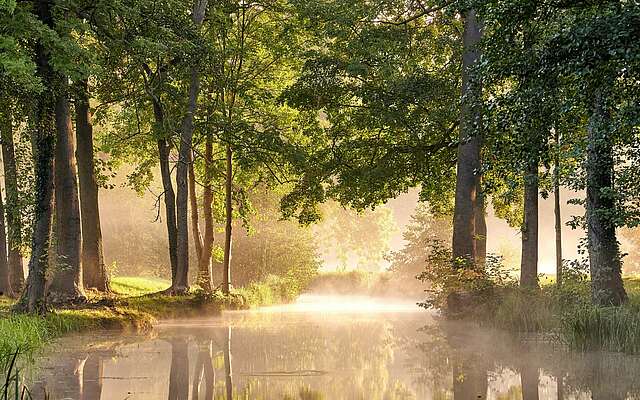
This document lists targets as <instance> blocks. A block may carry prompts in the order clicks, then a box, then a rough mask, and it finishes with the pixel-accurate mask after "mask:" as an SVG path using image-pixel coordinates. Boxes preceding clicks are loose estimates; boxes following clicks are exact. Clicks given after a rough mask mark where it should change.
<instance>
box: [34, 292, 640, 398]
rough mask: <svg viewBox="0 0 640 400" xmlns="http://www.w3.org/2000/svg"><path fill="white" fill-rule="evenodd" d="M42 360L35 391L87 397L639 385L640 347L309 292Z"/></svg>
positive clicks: (88, 340) (492, 391) (539, 390)
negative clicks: (603, 348)
mask: <svg viewBox="0 0 640 400" xmlns="http://www.w3.org/2000/svg"><path fill="white" fill-rule="evenodd" d="M37 364H38V366H37V368H36V369H35V372H34V384H33V386H32V387H33V388H34V393H35V397H34V398H42V397H38V396H39V393H42V389H43V388H46V389H47V391H48V392H49V393H50V395H51V398H53V399H58V398H71V399H84V400H94V399H185V400H186V399H230V398H233V399H256V400H257V399H278V400H280V399H283V400H284V399H287V400H290V399H300V400H309V399H314V400H317V399H327V400H329V399H345V400H346V399H380V400H394V399H434V400H435V399H456V400H460V399H464V400H467V399H476V398H489V399H496V400H497V399H514V400H515V399H525V400H526V399H590V398H593V399H632V398H637V396H640V382H638V381H637V379H636V376H637V374H638V373H639V372H640V359H638V358H637V357H629V356H624V355H620V354H606V353H590V354H579V353H572V352H568V351H566V350H565V349H563V348H562V347H561V346H557V345H556V346H554V345H550V344H548V343H546V342H545V341H544V340H541V339H540V338H538V337H521V338H515V337H512V336H509V335H507V334H504V333H500V332H496V331H492V330H488V329H484V328H480V327H478V326H476V325H474V324H470V323H456V322H448V321H444V320H442V319H441V318H439V317H438V316H437V315H436V314H435V313H432V312H427V311H425V310H422V309H420V308H419V307H417V306H416V305H415V304H414V303H411V302H409V301H403V300H393V299H387V298H368V297H364V296H338V295H331V296H324V295H318V294H314V295H304V296H302V297H301V298H300V299H299V300H298V301H297V302H296V303H294V304H290V305H283V306H274V307H265V308H260V309H256V310H250V311H232V312H225V313H223V314H222V315H221V316H217V317H206V316H203V317H202V318H198V319H192V320H173V321H167V322H164V323H161V324H159V325H158V326H157V327H156V329H154V332H153V334H152V335H150V336H126V335H124V336H123V335H119V334H118V335H115V334H98V335H96V334H95V333H92V334H90V335H78V336H74V337H67V338H63V339H61V340H59V341H58V342H57V343H56V344H55V345H54V346H52V348H51V351H50V352H49V353H48V355H47V356H46V357H44V358H43V359H41V360H38V363H37ZM479 396H482V397H479Z"/></svg>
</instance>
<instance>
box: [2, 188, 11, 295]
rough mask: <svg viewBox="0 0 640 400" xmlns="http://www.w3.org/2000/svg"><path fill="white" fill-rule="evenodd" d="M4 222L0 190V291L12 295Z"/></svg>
mask: <svg viewBox="0 0 640 400" xmlns="http://www.w3.org/2000/svg"><path fill="white" fill-rule="evenodd" d="M4 222H5V220H4V204H3V201H2V193H1V191H0V293H2V294H3V295H5V296H10V297H13V296H14V291H13V289H12V287H11V279H10V273H9V264H8V261H7V232H6V228H5V223H4Z"/></svg>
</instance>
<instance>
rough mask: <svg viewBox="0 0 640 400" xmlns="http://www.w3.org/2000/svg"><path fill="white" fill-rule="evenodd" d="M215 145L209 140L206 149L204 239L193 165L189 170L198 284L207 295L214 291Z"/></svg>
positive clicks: (203, 199) (203, 207)
mask: <svg viewBox="0 0 640 400" xmlns="http://www.w3.org/2000/svg"><path fill="white" fill-rule="evenodd" d="M212 153H213V144H212V142H211V140H210V138H209V137H208V138H207V144H206V149H205V182H204V183H203V195H202V201H203V205H202V210H203V214H204V231H205V232H204V237H203V236H202V234H201V233H200V217H199V213H198V202H197V198H196V190H195V186H196V178H195V172H194V168H193V164H192V165H191V166H190V168H189V196H190V198H191V231H192V235H193V238H194V240H195V247H196V255H197V257H198V284H199V285H200V287H201V288H202V289H203V290H204V291H205V292H207V293H211V292H212V291H213V278H212V270H211V252H212V250H213V210H212V208H211V203H212V202H213V190H212V187H211V172H210V170H211V168H212V165H211V163H212Z"/></svg>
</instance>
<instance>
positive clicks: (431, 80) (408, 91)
mask: <svg viewBox="0 0 640 400" xmlns="http://www.w3.org/2000/svg"><path fill="white" fill-rule="evenodd" d="M295 4H296V6H297V7H298V8H299V9H300V13H301V16H302V17H303V22H304V23H305V27H306V29H308V30H309V31H310V32H311V33H312V34H313V36H312V39H313V40H314V42H313V43H314V44H316V45H314V46H313V47H312V50H311V51H309V52H308V53H307V54H308V60H307V61H306V64H305V66H304V68H303V70H302V73H301V76H300V77H299V78H298V79H297V80H296V82H295V83H294V84H293V85H291V87H290V88H289V89H288V90H287V92H285V95H284V96H283V98H284V100H285V101H286V102H287V104H289V105H291V106H293V107H296V108H298V109H300V110H302V111H305V116H306V118H308V119H309V121H310V122H312V125H311V126H310V127H308V128H306V129H305V130H304V134H305V136H307V137H308V138H309V139H308V140H309V141H310V142H311V143H310V144H312V146H309V148H305V147H303V146H298V148H295V149H294V150H295V151H294V153H293V154H292V155H291V159H292V164H293V167H294V170H295V171H296V172H298V173H299V176H300V179H299V180H297V182H296V185H295V186H294V188H293V190H292V191H291V193H289V194H288V195H287V196H285V197H284V199H283V204H282V206H283V210H284V212H285V215H286V216H288V217H297V218H298V220H299V221H301V222H304V223H308V222H310V221H313V220H315V219H317V218H319V215H320V213H319V212H318V209H317V204H318V203H322V202H324V201H325V200H327V199H335V200H337V201H339V202H340V203H341V204H342V205H344V206H349V207H352V208H355V209H356V210H362V209H365V208H368V207H371V206H376V205H378V204H381V203H383V202H384V201H385V200H387V199H389V198H392V197H395V196H397V195H398V194H399V193H402V192H405V191H407V190H408V189H409V188H412V187H417V186H420V187H421V198H422V199H423V200H425V201H427V200H428V201H429V202H430V204H431V205H432V206H434V207H437V208H439V209H449V208H450V207H451V204H450V203H451V201H450V200H451V198H452V197H453V196H452V192H453V191H454V187H453V185H452V184H451V182H452V181H453V180H454V179H453V177H454V174H455V163H456V156H455V149H456V148H457V146H458V140H457V138H456V137H457V135H456V133H457V129H458V125H459V123H460V118H459V107H460V87H461V83H460V82H461V74H460V62H459V60H461V58H462V56H461V53H462V49H461V46H460V43H461V41H460V39H461V38H460V34H459V31H458V30H459V28H460V21H459V19H458V18H457V17H456V16H455V13H454V12H452V10H449V9H447V6H449V5H450V3H442V4H439V5H435V6H434V7H432V8H431V7H430V4H426V3H424V4H422V5H423V6H424V9H422V8H420V7H419V5H418V4H416V3H413V2H412V3H410V4H408V3H407V2H403V1H397V2H396V1H389V2H364V1H358V2H353V1H336V2H333V1H332V2H329V1H319V2H312V3H309V2H297V1H296V2H295ZM338 15H339V16H340V17H339V18H336V16H338ZM303 143H304V142H303ZM474 183H475V180H474Z"/></svg>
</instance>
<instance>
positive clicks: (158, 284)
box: [111, 276, 171, 297]
mask: <svg viewBox="0 0 640 400" xmlns="http://www.w3.org/2000/svg"><path fill="white" fill-rule="evenodd" d="M169 286H171V282H170V281H168V280H165V279H159V278H147V277H133V276H118V277H114V278H113V279H112V280H111V289H112V290H113V292H114V293H115V294H118V295H120V296H125V297H131V296H142V295H145V294H150V293H156V292H159V291H161V290H165V289H167V288H168V287H169Z"/></svg>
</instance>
